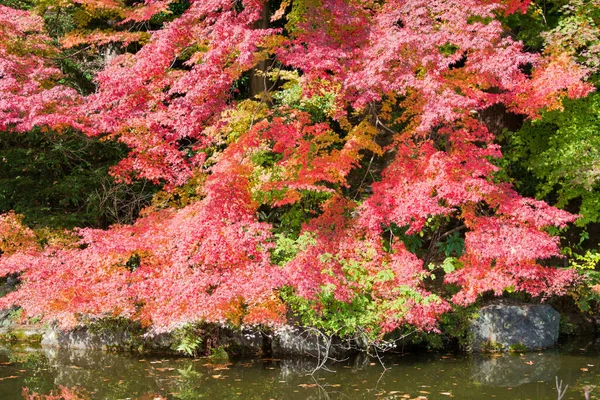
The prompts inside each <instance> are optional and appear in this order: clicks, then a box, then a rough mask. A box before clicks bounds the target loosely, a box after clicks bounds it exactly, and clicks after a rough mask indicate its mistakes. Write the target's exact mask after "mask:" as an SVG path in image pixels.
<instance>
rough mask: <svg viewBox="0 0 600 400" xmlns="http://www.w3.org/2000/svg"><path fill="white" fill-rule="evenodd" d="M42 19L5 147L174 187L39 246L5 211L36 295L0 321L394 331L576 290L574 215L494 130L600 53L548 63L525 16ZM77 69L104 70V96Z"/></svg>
mask: <svg viewBox="0 0 600 400" xmlns="http://www.w3.org/2000/svg"><path fill="white" fill-rule="evenodd" d="M5 3H7V4H9V5H10V3H8V2H5ZM33 3H36V4H35V6H36V7H34V8H31V9H30V10H27V11H25V10H19V9H16V8H12V7H9V6H3V5H0V54H1V57H0V129H2V130H5V131H9V132H12V133H13V134H15V135H17V134H19V132H25V131H30V130H32V129H34V127H39V128H42V129H45V130H52V131H56V132H62V133H63V134H65V135H66V134H69V133H68V132H69V131H72V130H76V131H79V132H83V133H84V134H85V135H87V136H89V137H93V138H101V140H103V141H119V142H121V143H123V144H125V145H126V146H127V148H128V149H129V150H128V154H127V155H126V156H125V157H124V158H123V159H121V160H120V161H119V163H118V164H117V165H116V166H114V167H113V168H112V169H111V173H112V174H113V175H114V176H115V177H116V178H117V179H120V180H122V181H123V182H132V181H135V180H146V181H150V182H152V183H154V184H156V185H159V186H161V187H162V191H160V192H159V193H157V194H156V195H155V197H154V200H153V202H152V204H151V205H150V206H148V207H147V208H146V209H145V210H144V211H143V212H142V213H141V214H140V216H139V217H138V218H137V220H136V221H135V222H133V223H132V224H115V225H113V226H111V227H110V228H109V229H106V230H104V229H97V228H90V227H87V228H81V229H76V230H74V231H70V232H67V233H64V234H61V235H55V236H51V237H50V239H45V240H43V241H42V240H39V239H40V238H39V234H38V233H37V232H35V231H34V230H32V229H30V228H28V227H26V226H24V224H23V221H22V218H21V217H20V216H18V215H17V214H14V213H6V214H4V215H3V216H2V217H0V238H1V241H0V250H1V251H2V256H1V257H0V274H2V275H6V274H19V275H20V279H21V281H22V284H21V285H20V287H19V289H18V290H17V291H15V292H12V293H10V294H8V295H7V296H6V297H4V298H2V299H1V300H0V304H1V305H3V306H7V305H9V304H18V305H20V306H22V307H23V309H24V311H25V313H26V314H27V315H29V316H34V315H35V316H40V317H42V318H44V319H45V320H49V321H53V320H57V321H59V322H60V323H61V324H62V325H63V326H66V327H72V326H75V325H77V324H80V323H82V322H84V321H86V320H90V319H92V320H93V319H97V318H104V317H115V316H120V317H126V318H131V319H135V320H139V321H141V322H142V323H143V324H144V325H147V326H149V327H151V328H152V329H153V330H154V331H155V332H160V331H166V330H170V329H173V328H176V327H179V326H182V325H183V324H186V323H190V322H196V321H206V322H218V323H224V322H230V323H234V324H240V323H242V324H266V325H277V324H281V323H284V322H285V321H286V314H287V313H288V311H297V312H304V313H308V314H311V315H315V316H317V317H319V316H321V317H323V316H325V315H326V314H327V313H329V312H332V310H333V312H334V313H335V312H336V310H337V312H340V314H341V315H345V318H346V319H345V320H344V322H343V324H344V329H347V330H348V331H349V332H350V331H352V329H354V328H357V327H366V328H367V329H368V330H370V331H372V332H375V333H376V334H379V333H385V332H389V331H392V330H394V329H396V328H399V327H402V326H404V325H406V324H410V325H414V326H416V327H418V328H421V329H424V330H435V329H436V327H437V322H438V319H439V316H440V315H441V314H443V313H445V312H447V311H449V310H450V309H451V307H452V305H453V304H456V305H468V304H471V303H473V302H474V301H476V300H477V298H478V296H480V295H482V294H486V293H493V294H495V295H501V294H502V293H503V292H505V291H517V292H524V293H528V294H529V295H532V296H535V297H540V298H546V297H548V296H552V295H560V294H564V293H565V291H566V290H567V288H568V287H569V285H570V284H571V283H572V281H573V279H574V278H575V273H574V272H573V270H571V269H563V268H556V267H553V266H548V265H549V264H547V263H542V262H541V260H544V259H549V258H552V257H555V256H560V250H559V242H558V239H557V238H556V237H553V236H552V235H551V234H550V233H551V232H552V230H551V227H558V228H562V227H565V226H566V225H567V224H568V223H570V222H573V221H574V220H575V219H576V218H577V216H576V215H573V214H570V213H568V212H566V211H563V210H559V209H557V208H554V207H551V206H549V205H548V204H546V203H545V202H543V201H540V200H536V199H532V198H527V197H523V196H522V195H520V194H519V193H518V192H517V190H516V189H515V188H514V187H513V186H512V185H511V183H510V182H509V180H507V179H504V178H503V177H504V175H503V174H502V173H501V172H502V168H501V165H502V162H501V161H500V159H501V158H502V152H501V148H500V145H499V142H498V132H496V131H494V130H493V129H492V128H491V127H490V125H489V124H488V123H487V122H488V121H486V120H485V118H483V115H485V113H486V112H487V111H489V110H491V109H500V110H502V112H501V114H503V115H507V114H519V115H522V116H523V117H524V118H527V119H538V118H540V116H542V115H543V114H544V113H548V112H551V111H552V110H560V109H561V108H562V105H563V101H564V100H565V99H566V98H568V99H577V98H581V97H585V96H586V95H588V94H589V93H590V92H592V91H593V88H594V87H593V85H592V84H591V83H589V82H588V81H587V80H588V78H589V77H590V76H591V74H592V73H593V71H594V65H593V63H594V62H595V61H593V60H594V58H593V57H596V56H597V48H596V47H597V45H596V47H593V46H592V47H591V48H590V50H589V51H588V52H587V53H586V55H589V57H588V60H589V62H581V59H580V58H578V57H577V54H575V52H574V50H573V49H572V48H570V47H569V46H566V45H564V43H562V42H561V41H563V42H565V41H567V39H565V37H566V35H567V33H565V32H563V33H562V34H561V32H562V31H560V30H555V31H552V32H553V33H552V34H550V35H548V39H547V42H548V43H549V45H547V46H545V47H546V49H545V50H544V51H533V50H532V49H531V48H527V47H526V45H525V44H524V43H523V42H522V41H520V40H517V39H515V38H514V37H513V36H512V35H510V34H509V29H510V27H509V26H508V25H507V21H508V20H509V19H510V18H511V16H512V15H513V14H514V15H525V13H527V12H528V10H531V8H532V7H534V6H535V5H534V4H530V2H529V1H520V0H500V1H498V0H487V1H482V0H436V1H423V0H386V1H380V0H377V1H375V0H360V1H359V0H283V1H274V2H267V1H264V0H202V1H174V0H146V1H145V2H139V3H132V2H129V1H120V0H76V1H64V2H60V5H54V4H53V3H52V2H47V1H42V0H40V1H34V2H33ZM36 12H37V13H38V14H36ZM61 12H62V13H64V14H69V13H70V14H69V15H72V16H74V17H73V18H74V19H73V21H75V22H74V23H73V26H70V27H69V28H68V29H67V28H64V29H63V30H61V29H62V28H61V29H58V28H57V27H56V26H57V25H56V24H55V25H52V21H53V20H54V19H55V20H56V21H61V20H60V15H61V14H60V13H61ZM64 14H63V15H64ZM40 15H41V16H40ZM84 16H85V17H84ZM43 18H46V20H45V21H46V22H45V21H44V19H43ZM550 44H551V45H550ZM575 47H577V46H575ZM577 49H580V47H577ZM78 57H79V58H78ZM94 57H95V59H102V57H104V62H96V63H95V64H94V63H93V62H91V61H89V60H90V59H94ZM65 58H70V59H79V60H88V61H89V63H91V64H93V66H92V67H90V72H89V73H90V74H91V75H92V77H93V78H92V80H91V82H92V83H93V84H92V86H91V89H90V90H87V89H85V87H84V86H83V85H77V84H75V83H74V81H73V80H72V79H71V78H70V77H69V72H68V71H66V70H65V68H64V67H63V68H62V71H61V69H60V68H59V67H60V65H61V64H60V62H61V60H63V59H65ZM6 211H7V210H6ZM436 274H437V276H436ZM302 310H303V311H302ZM352 310H354V311H352ZM357 310H358V311H359V312H358V311H357ZM342 311H343V312H342ZM355 311H356V312H355ZM344 312H347V313H348V314H344ZM353 312H355V313H354V314H353ZM287 315H288V316H289V314H287ZM348 315H349V316H348Z"/></svg>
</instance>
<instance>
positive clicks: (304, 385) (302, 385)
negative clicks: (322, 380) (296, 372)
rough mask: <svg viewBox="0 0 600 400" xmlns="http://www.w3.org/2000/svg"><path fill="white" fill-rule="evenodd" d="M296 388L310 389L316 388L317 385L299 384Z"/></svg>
mask: <svg viewBox="0 0 600 400" xmlns="http://www.w3.org/2000/svg"><path fill="white" fill-rule="evenodd" d="M298 386H300V387H303V388H311V387H316V386H317V384H316V383H301V384H299V385H298Z"/></svg>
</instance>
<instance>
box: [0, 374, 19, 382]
mask: <svg viewBox="0 0 600 400" xmlns="http://www.w3.org/2000/svg"><path fill="white" fill-rule="evenodd" d="M15 378H18V376H16V375H11V376H5V377H4V378H0V381H3V380H5V379H15Z"/></svg>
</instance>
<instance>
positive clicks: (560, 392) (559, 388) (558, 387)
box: [556, 376, 569, 400]
mask: <svg viewBox="0 0 600 400" xmlns="http://www.w3.org/2000/svg"><path fill="white" fill-rule="evenodd" d="M568 387H569V385H567V386H565V388H564V390H563V381H562V379H561V381H560V382H558V376H557V377H556V391H557V392H558V400H562V398H563V397H564V396H565V393H566V392H567V388H568Z"/></svg>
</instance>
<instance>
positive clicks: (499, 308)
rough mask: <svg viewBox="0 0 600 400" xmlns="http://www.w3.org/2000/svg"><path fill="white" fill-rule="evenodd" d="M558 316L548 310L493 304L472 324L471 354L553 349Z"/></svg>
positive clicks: (525, 305)
mask: <svg viewBox="0 0 600 400" xmlns="http://www.w3.org/2000/svg"><path fill="white" fill-rule="evenodd" d="M559 322H560V314H559V313H558V312H557V311H556V310H554V309H553V308H552V307H551V306H549V305H547V304H544V305H535V304H522V305H508V304H496V305H491V306H487V307H484V308H482V309H480V310H479V316H478V317H477V318H475V319H474V320H472V321H471V350H472V351H475V352H490V351H492V352H493V351H511V350H513V351H528V350H539V349H546V348H549V347H552V346H554V345H555V344H556V342H557V340H558V335H559Z"/></svg>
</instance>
